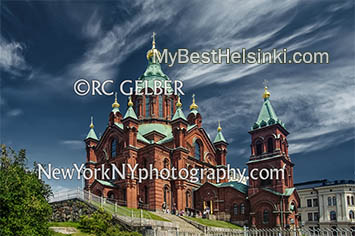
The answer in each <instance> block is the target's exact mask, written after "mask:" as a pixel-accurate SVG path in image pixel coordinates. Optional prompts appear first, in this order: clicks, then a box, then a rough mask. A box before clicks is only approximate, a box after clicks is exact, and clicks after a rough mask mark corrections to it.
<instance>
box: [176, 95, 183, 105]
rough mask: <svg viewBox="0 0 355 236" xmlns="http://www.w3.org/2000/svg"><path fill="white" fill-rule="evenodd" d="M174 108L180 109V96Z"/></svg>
mask: <svg viewBox="0 0 355 236" xmlns="http://www.w3.org/2000/svg"><path fill="white" fill-rule="evenodd" d="M176 107H178V108H180V107H182V103H181V101H180V96H178V100H177V103H176Z"/></svg>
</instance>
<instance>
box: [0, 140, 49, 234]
mask: <svg viewBox="0 0 355 236" xmlns="http://www.w3.org/2000/svg"><path fill="white" fill-rule="evenodd" d="M26 161H27V159H26V152H25V150H20V151H19V153H16V152H15V151H14V150H13V149H11V148H7V147H6V146H5V145H2V146H1V158H0V235H7V236H18V235H26V236H42V235H43V236H48V235H49V230H48V221H49V218H50V216H51V214H52V208H51V206H50V205H49V204H48V202H47V200H48V198H49V196H50V194H51V190H50V187H49V185H47V184H45V183H44V182H43V181H41V180H39V179H38V174H37V169H36V167H35V168H34V169H33V170H29V169H27V168H26Z"/></svg>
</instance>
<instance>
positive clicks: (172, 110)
mask: <svg viewBox="0 0 355 236" xmlns="http://www.w3.org/2000/svg"><path fill="white" fill-rule="evenodd" d="M170 116H171V118H173V116H174V99H171V102H170Z"/></svg>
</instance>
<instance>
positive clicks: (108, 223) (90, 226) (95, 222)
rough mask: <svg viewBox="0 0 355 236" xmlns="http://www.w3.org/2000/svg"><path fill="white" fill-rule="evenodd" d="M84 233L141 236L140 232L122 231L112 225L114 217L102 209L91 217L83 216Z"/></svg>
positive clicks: (107, 235)
mask: <svg viewBox="0 0 355 236" xmlns="http://www.w3.org/2000/svg"><path fill="white" fill-rule="evenodd" d="M79 229H80V230H81V231H82V232H86V233H91V234H95V235H96V236H122V235H123V236H140V235H141V234H139V233H138V232H124V231H121V229H120V227H119V226H118V225H114V224H113V223H112V215H111V214H109V213H107V212H105V211H104V210H103V209H102V208H100V209H99V210H97V211H96V212H94V213H93V214H92V215H91V216H83V217H82V218H81V219H80V222H79Z"/></svg>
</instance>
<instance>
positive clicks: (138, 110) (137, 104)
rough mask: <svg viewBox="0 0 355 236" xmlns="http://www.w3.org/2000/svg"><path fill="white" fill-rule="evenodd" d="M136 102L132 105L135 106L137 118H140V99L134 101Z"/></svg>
mask: <svg viewBox="0 0 355 236" xmlns="http://www.w3.org/2000/svg"><path fill="white" fill-rule="evenodd" d="M136 101H137V102H136V103H134V105H135V107H136V109H135V110H136V114H137V116H140V115H141V109H140V107H141V99H137V100H136Z"/></svg>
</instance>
